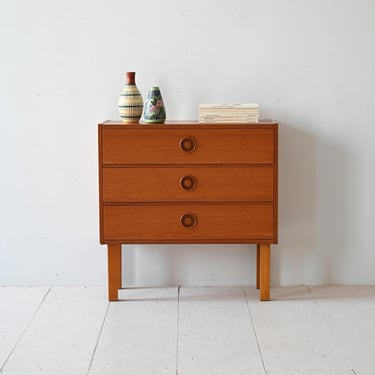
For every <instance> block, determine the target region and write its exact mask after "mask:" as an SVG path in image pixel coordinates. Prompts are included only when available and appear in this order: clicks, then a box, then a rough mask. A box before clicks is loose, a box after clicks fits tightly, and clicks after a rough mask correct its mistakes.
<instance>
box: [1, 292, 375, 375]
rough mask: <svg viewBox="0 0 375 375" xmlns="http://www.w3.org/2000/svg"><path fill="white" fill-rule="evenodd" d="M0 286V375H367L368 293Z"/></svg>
mask: <svg viewBox="0 0 375 375" xmlns="http://www.w3.org/2000/svg"><path fill="white" fill-rule="evenodd" d="M121 297H122V298H123V299H124V300H123V301H119V302H112V303H108V302H107V293H106V289H105V288H94V287H90V288H84V287H53V288H47V287H30V288H28V287H23V288H21V287H2V288H0V301H1V302H0V374H1V375H34V374H38V375H40V374H46V375H59V374H64V375H99V374H100V375H120V374H121V375H123V374H125V375H127V374H129V375H151V374H153V375H159V374H160V375H176V374H178V375H215V374H218V375H221V374H223V375H224V374H225V375H245V374H246V375H252V374H254V375H258V374H259V375H305V374H306V375H317V374H322V375H349V374H350V375H354V374H356V375H374V374H375V286H356V287H354V286H329V287H328V286H325V287H305V286H301V287H289V288H277V289H271V297H272V301H270V302H259V301H258V291H257V290H255V288H252V287H243V288H242V287H230V288H228V287H226V288H216V287H215V288H214V287H209V288H184V287H181V288H165V289H160V288H140V289H124V290H122V291H121Z"/></svg>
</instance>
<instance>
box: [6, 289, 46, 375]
mask: <svg viewBox="0 0 375 375" xmlns="http://www.w3.org/2000/svg"><path fill="white" fill-rule="evenodd" d="M50 291H51V287H49V288H48V290H47V292H46V294H45V295H44V296H43V298H42V300H41V301H40V303H39V305H38V307H37V308H36V309H35V311H34V313H33V315H32V316H31V318H30V320H29V321H28V323H27V324H26V327H25V329H24V330H23V331H22V333H21V334H20V337H19V338H18V340H17V341H16V343H15V344H14V346H13V348H12V350H11V351H10V353H9V354H8V356H7V357H6V359H5V361H4V363H3V365H2V366H1V367H0V373H2V372H3V370H4V367H5V366H6V364H7V363H8V361H9V358H10V357H11V356H12V354H13V353H14V351H15V350H16V348H17V346H18V344H19V343H20V341H21V340H22V337H23V336H24V335H25V333H26V331H27V330H28V328H29V327H30V325H31V322H32V321H33V320H34V317H35V316H36V314H37V313H38V311H39V310H40V308H41V306H42V304H43V302H44V301H45V300H46V298H47V296H48V294H49V292H50Z"/></svg>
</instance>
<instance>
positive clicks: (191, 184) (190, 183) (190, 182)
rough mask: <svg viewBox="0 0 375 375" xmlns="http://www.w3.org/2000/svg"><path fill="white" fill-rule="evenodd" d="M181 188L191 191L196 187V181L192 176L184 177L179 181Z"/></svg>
mask: <svg viewBox="0 0 375 375" xmlns="http://www.w3.org/2000/svg"><path fill="white" fill-rule="evenodd" d="M180 184H181V187H182V188H183V189H184V190H187V191H191V190H194V189H195V188H196V187H197V179H196V178H195V177H194V176H191V175H188V176H184V177H182V178H181V180H180Z"/></svg>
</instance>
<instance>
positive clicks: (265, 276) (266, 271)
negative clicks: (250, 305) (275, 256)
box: [259, 243, 271, 301]
mask: <svg viewBox="0 0 375 375" xmlns="http://www.w3.org/2000/svg"><path fill="white" fill-rule="evenodd" d="M270 247H271V246H270V244H265V243H262V244H260V246H259V248H260V249H259V250H260V300H261V301H269V299H270V255H271V254H270Z"/></svg>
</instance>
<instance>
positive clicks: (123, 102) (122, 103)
mask: <svg viewBox="0 0 375 375" xmlns="http://www.w3.org/2000/svg"><path fill="white" fill-rule="evenodd" d="M118 109H119V112H120V116H121V119H122V121H123V122H126V123H132V122H138V121H139V119H140V118H141V116H142V111H143V99H142V96H141V93H140V92H139V90H138V88H137V86H136V84H135V72H126V85H125V87H124V89H123V90H122V92H121V94H120V97H119V100H118Z"/></svg>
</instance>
